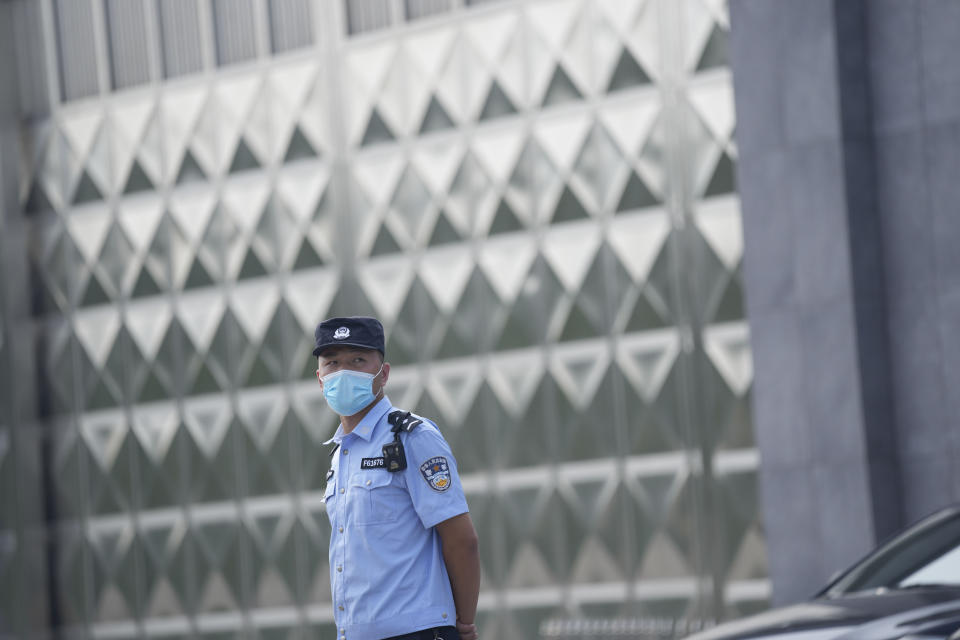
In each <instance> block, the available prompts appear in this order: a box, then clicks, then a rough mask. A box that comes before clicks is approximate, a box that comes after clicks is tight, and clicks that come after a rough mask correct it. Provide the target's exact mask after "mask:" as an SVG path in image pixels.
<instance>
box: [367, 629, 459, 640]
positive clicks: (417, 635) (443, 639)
mask: <svg viewBox="0 0 960 640" xmlns="http://www.w3.org/2000/svg"><path fill="white" fill-rule="evenodd" d="M383 640H460V632H458V631H457V628H456V627H436V628H434V629H424V630H423V631H414V632H413V633H408V634H405V635H402V636H392V637H390V638H384V639H383Z"/></svg>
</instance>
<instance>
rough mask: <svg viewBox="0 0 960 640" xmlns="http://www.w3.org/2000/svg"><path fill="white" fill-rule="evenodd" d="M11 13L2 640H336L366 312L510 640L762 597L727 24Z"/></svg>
mask: <svg viewBox="0 0 960 640" xmlns="http://www.w3.org/2000/svg"><path fill="white" fill-rule="evenodd" d="M0 17H2V23H3V27H2V28H3V29H4V34H5V36H7V37H0V41H2V42H4V43H5V44H4V45H3V49H2V53H0V58H2V61H3V74H4V80H5V82H4V86H8V87H11V90H10V91H6V90H5V92H4V94H3V98H2V100H3V103H2V105H0V107H2V110H0V113H2V117H0V125H2V127H3V129H2V138H0V145H2V146H0V161H2V162H0V166H2V168H3V171H2V173H0V178H2V182H0V189H2V190H0V195H2V197H3V202H4V209H3V215H2V217H0V234H2V238H0V242H2V249H3V254H2V267H0V268H2V269H3V277H2V279H0V280H2V286H3V289H2V290H0V294H2V295H0V376H2V380H3V384H0V394H2V395H0V400H2V406H0V491H2V492H3V493H2V503H0V513H2V516H0V590H3V591H0V634H9V635H10V636H15V637H32V636H35V637H47V636H48V635H50V634H51V633H56V634H58V635H63V636H66V637H74V636H77V637H95V638H117V639H119V638H133V637H201V638H214V637H217V638H226V637H231V638H233V637H254V636H257V637H260V636H262V637H276V638H299V637H328V636H331V637H332V635H334V633H335V632H334V630H333V626H332V610H331V606H330V601H329V599H330V593H329V583H328V567H327V553H326V547H327V541H328V537H329V524H328V520H327V517H326V514H325V513H324V505H323V500H322V496H323V494H322V488H323V483H324V474H325V472H326V470H327V468H328V456H327V452H326V451H325V448H324V447H322V446H321V443H322V442H323V441H325V440H326V439H327V438H328V437H329V436H330V435H331V434H332V432H333V430H334V429H335V428H336V418H335V416H334V415H333V414H332V413H331V412H330V411H329V410H328V409H327V408H326V406H325V404H324V401H323V398H322V396H321V394H320V393H319V388H318V386H317V384H316V380H315V377H314V369H315V366H316V363H315V361H314V360H312V358H311V357H310V350H311V345H312V331H313V327H314V325H315V324H316V322H317V321H318V320H319V319H322V318H324V317H327V316H331V315H357V314H372V315H376V316H378V317H380V318H381V319H382V320H383V322H384V324H385V326H386V330H387V338H388V342H387V359H388V361H390V362H391V363H392V365H393V370H392V375H391V381H390V385H389V388H388V392H389V395H390V397H391V399H392V400H393V402H394V404H397V405H399V406H403V407H407V408H410V409H412V410H415V411H417V412H420V413H423V414H425V415H428V416H431V417H434V418H436V420H437V422H438V424H439V425H440V427H441V430H442V431H443V433H444V434H445V436H446V437H447V439H448V440H449V441H450V443H451V445H452V447H453V450H454V452H455V453H456V454H457V456H458V461H459V464H460V471H461V474H462V476H463V479H464V485H465V489H466V491H467V497H468V500H469V502H470V506H471V512H472V514H473V518H474V521H475V523H476V525H477V527H478V531H479V533H480V539H481V554H482V568H483V582H482V594H481V602H480V615H479V625H480V628H481V633H482V635H484V636H487V637H496V638H502V639H508V638H509V639H514V638H515V639H517V640H526V639H529V638H532V637H537V636H543V637H568V636H569V637H577V634H580V635H581V636H582V635H583V633H586V631H584V630H585V629H589V628H591V625H593V626H594V627H597V628H599V627H602V625H603V624H607V625H608V626H607V627H606V628H608V629H612V628H613V627H611V626H610V625H611V624H613V623H612V622H611V621H612V620H617V621H618V624H620V625H621V627H622V628H626V627H629V626H630V625H634V627H630V628H633V629H634V630H635V631H636V632H637V633H640V631H644V630H645V631H644V632H645V633H648V632H650V630H651V629H655V631H656V633H658V634H661V635H664V634H665V635H681V634H682V633H683V630H684V629H685V628H687V627H689V628H696V627H697V626H699V625H700V624H702V623H703V622H704V621H708V620H712V619H716V618H723V617H729V616H732V615H737V614H739V613H744V612H747V611H751V610H754V609H756V608H758V607H761V606H763V605H764V604H765V603H766V602H767V599H768V597H769V594H770V587H769V582H768V580H767V569H766V559H765V549H764V547H765V545H764V533H763V528H762V526H761V523H760V518H759V516H758V513H759V505H758V500H757V487H756V484H757V483H756V477H757V469H758V454H757V450H756V446H755V443H754V438H753V427H752V423H751V418H750V415H751V414H750V393H751V388H752V382H753V370H752V364H751V362H752V361H751V354H750V345H749V335H748V330H747V326H746V323H745V321H744V308H743V293H742V282H741V256H742V252H743V250H742V246H743V243H742V240H741V231H740V209H739V200H738V196H737V193H736V188H735V184H734V179H733V175H734V165H735V163H736V159H737V150H736V146H735V145H734V142H733V132H734V126H735V118H734V111H733V94H732V83H731V77H730V71H729V67H728V63H727V51H726V42H727V33H728V31H729V19H728V14H727V10H726V6H725V2H724V1H723V0H683V1H680V2H678V1H676V0H610V1H604V2H594V1H588V0H527V1H516V2H511V1H499V2H497V1H492V2H491V1H488V2H470V1H467V2H463V1H461V0H419V1H415V0H407V1H406V2H402V1H401V0H349V1H340V0H316V1H313V2H311V1H308V0H209V1H206V0H205V1H203V2H194V1H193V0H142V1H141V0H137V1H129V0H119V1H118V0H17V1H14V2H7V3H3V4H2V5H0ZM664 621H666V622H664ZM667 623H669V624H672V625H674V626H673V627H669V628H667V627H664V626H663V624H667ZM658 624H659V625H660V626H659V627H657V626H656V625H658ZM623 625H626V627H623ZM651 625H652V626H651Z"/></svg>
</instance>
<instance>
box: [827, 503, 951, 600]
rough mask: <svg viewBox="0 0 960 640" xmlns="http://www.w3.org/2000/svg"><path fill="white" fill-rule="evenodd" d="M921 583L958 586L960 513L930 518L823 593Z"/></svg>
mask: <svg viewBox="0 0 960 640" xmlns="http://www.w3.org/2000/svg"><path fill="white" fill-rule="evenodd" d="M921 584H923V585H946V586H960V513H950V514H947V515H944V516H941V517H934V518H931V519H930V520H928V521H925V522H923V523H921V524H920V525H918V526H917V527H913V528H911V529H909V530H907V531H906V532H905V533H903V534H902V535H900V536H897V537H896V538H894V539H893V540H892V541H890V542H889V543H888V544H886V545H884V546H882V547H881V548H880V549H878V550H877V551H876V552H875V553H873V554H871V555H870V556H868V557H867V558H865V559H864V560H863V561H862V562H860V563H859V564H857V565H856V566H855V567H854V568H853V569H851V570H850V571H849V572H847V573H846V574H845V575H844V576H842V577H841V578H839V579H838V580H837V581H836V582H835V583H834V584H833V585H832V586H831V587H830V588H829V589H828V591H827V594H828V595H833V596H836V595H841V594H844V593H852V592H855V591H867V590H873V589H880V588H888V589H897V588H909V587H916V586H919V585H921Z"/></svg>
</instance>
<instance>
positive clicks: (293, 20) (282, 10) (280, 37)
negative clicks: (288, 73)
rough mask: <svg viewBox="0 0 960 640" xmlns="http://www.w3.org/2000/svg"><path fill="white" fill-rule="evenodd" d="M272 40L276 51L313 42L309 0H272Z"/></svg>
mask: <svg viewBox="0 0 960 640" xmlns="http://www.w3.org/2000/svg"><path fill="white" fill-rule="evenodd" d="M268 6H269V9H270V40H271V42H272V45H271V46H272V50H273V52H274V53H282V52H284V51H291V50H293V49H302V48H304V47H309V46H310V45H312V44H313V31H312V29H311V28H310V27H311V16H310V3H309V2H308V0H270V4H269V5H268Z"/></svg>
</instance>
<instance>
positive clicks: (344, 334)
mask: <svg viewBox="0 0 960 640" xmlns="http://www.w3.org/2000/svg"><path fill="white" fill-rule="evenodd" d="M349 337H350V329H347V328H346V327H340V328H339V329H337V330H336V331H334V332H333V339H334V340H343V339H344V338H349Z"/></svg>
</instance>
